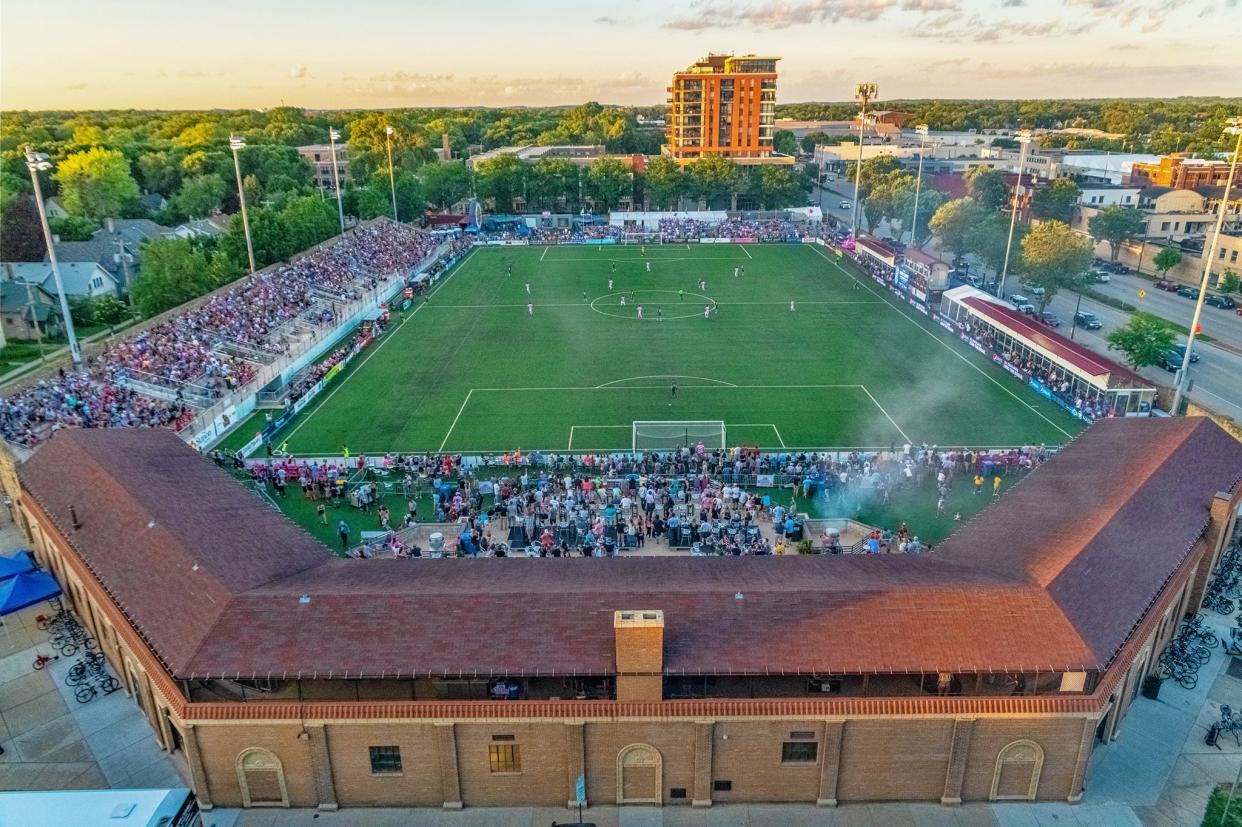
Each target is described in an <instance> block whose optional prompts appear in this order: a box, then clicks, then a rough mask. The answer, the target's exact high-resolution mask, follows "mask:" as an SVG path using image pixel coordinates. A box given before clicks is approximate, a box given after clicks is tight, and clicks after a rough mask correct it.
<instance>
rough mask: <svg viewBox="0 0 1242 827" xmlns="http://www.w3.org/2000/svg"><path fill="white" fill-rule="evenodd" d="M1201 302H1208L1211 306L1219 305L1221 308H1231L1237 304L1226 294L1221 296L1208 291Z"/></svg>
mask: <svg viewBox="0 0 1242 827" xmlns="http://www.w3.org/2000/svg"><path fill="white" fill-rule="evenodd" d="M1203 303H1204V304H1210V305H1212V307H1219V308H1220V309H1221V310H1233V309H1234V308H1235V307H1237V306H1238V303H1237V302H1236V301H1234V300H1233V299H1231V298H1229V297H1228V296H1221V295H1218V294H1216V293H1208V294H1207V298H1205V299H1204V300H1203Z"/></svg>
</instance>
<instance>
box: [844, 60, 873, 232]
mask: <svg viewBox="0 0 1242 827" xmlns="http://www.w3.org/2000/svg"><path fill="white" fill-rule="evenodd" d="M878 91H879V88H878V87H877V86H876V85H875V84H874V83H859V84H857V85H856V86H855V87H854V100H856V101H858V103H859V104H860V105H861V107H862V108H861V109H859V111H858V165H857V166H855V167H854V204H853V207H854V208H853V209H852V210H850V233H851V234H852V235H853V236H854V238H858V200H859V199H858V190H859V188H860V187H861V186H862V161H863V133H864V132H865V131H866V129H867V102H868V101H871V100H874V99H875V96H876V93H877V92H878Z"/></svg>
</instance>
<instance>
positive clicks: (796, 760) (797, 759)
mask: <svg viewBox="0 0 1242 827" xmlns="http://www.w3.org/2000/svg"><path fill="white" fill-rule="evenodd" d="M818 758H819V744H818V743H816V742H815V741H786V742H785V743H783V744H781V763H782V764H814V763H815V761H816V759H818Z"/></svg>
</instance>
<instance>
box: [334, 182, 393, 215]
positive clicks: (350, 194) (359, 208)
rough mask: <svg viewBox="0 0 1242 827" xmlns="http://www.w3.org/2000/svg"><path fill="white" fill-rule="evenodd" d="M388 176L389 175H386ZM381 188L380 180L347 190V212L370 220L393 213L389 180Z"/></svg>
mask: <svg viewBox="0 0 1242 827" xmlns="http://www.w3.org/2000/svg"><path fill="white" fill-rule="evenodd" d="M384 177H385V178H387V176H384ZM384 183H385V186H384V187H383V188H382V189H381V188H380V187H379V185H378V182H374V183H372V184H371V185H370V186H366V187H354V188H353V189H350V190H347V191H346V192H345V212H346V213H348V214H349V215H356V216H358V218H360V219H362V220H363V221H370V220H371V219H372V218H378V217H379V216H381V215H387V216H391V215H392V201H390V200H389V195H390V193H389V191H388V187H387V186H386V185H387V183H388V182H387V181H385V182H384Z"/></svg>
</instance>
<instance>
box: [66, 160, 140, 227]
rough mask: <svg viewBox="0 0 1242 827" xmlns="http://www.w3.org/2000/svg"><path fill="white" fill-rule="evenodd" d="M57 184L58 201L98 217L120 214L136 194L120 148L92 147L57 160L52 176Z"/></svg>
mask: <svg viewBox="0 0 1242 827" xmlns="http://www.w3.org/2000/svg"><path fill="white" fill-rule="evenodd" d="M53 177H54V178H55V179H56V181H57V182H58V183H59V184H60V196H61V203H62V204H64V206H65V209H66V210H68V211H69V212H71V213H74V214H76V215H82V216H87V217H89V218H95V219H102V218H107V217H109V216H116V215H118V214H120V212H121V208H122V207H124V206H125V205H126V204H127V203H129V202H131V201H135V200H137V198H138V183H137V182H136V181H135V180H134V177H133V176H132V175H131V174H130V171H129V162H128V161H126V160H125V156H124V155H122V154H121V153H120V152H117V151H115V150H109V149H101V148H99V147H94V148H92V149H88V150H86V151H85V152H75V153H74V154H72V155H70V156H68V157H66V158H65V160H63V161H61V162H60V166H59V167H58V168H57V169H56V173H55V175H54V176H53Z"/></svg>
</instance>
